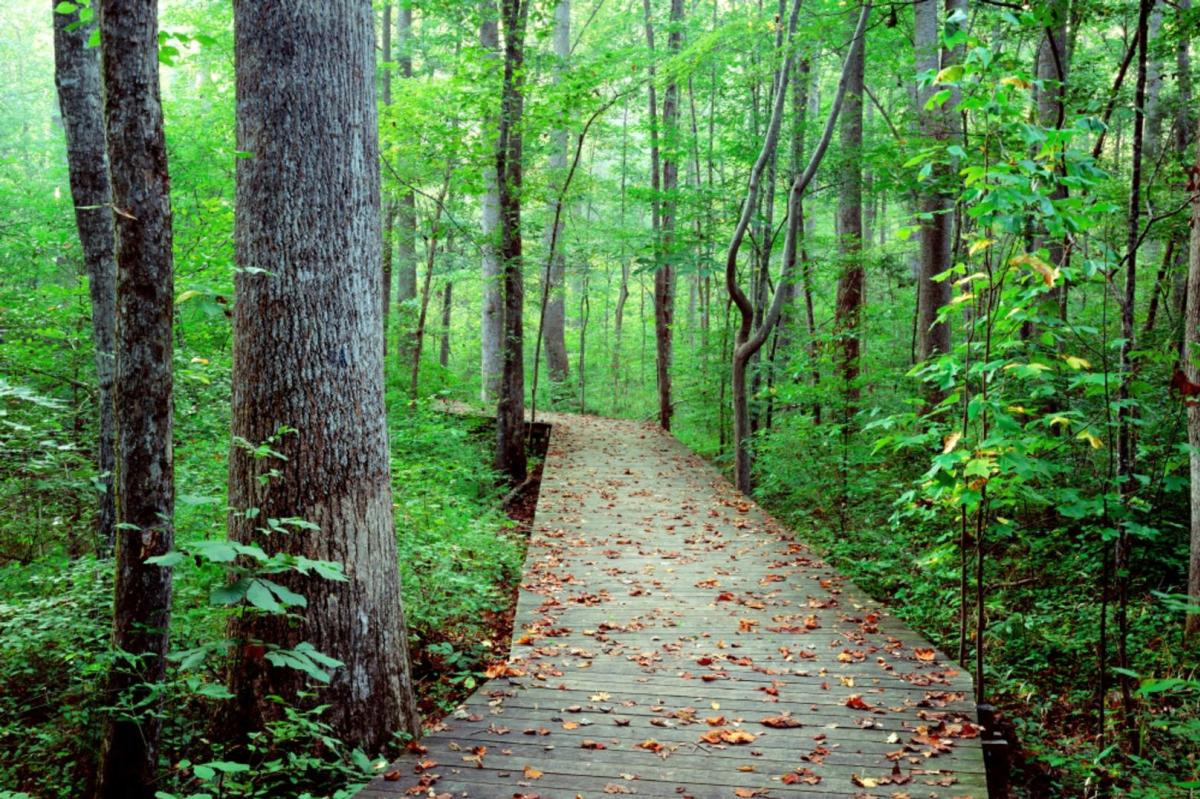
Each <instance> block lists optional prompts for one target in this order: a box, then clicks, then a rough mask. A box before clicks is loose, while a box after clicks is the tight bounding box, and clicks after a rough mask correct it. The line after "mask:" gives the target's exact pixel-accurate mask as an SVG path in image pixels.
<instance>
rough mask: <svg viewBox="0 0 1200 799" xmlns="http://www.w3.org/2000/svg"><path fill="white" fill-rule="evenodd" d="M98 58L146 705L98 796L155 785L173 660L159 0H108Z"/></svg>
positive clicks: (109, 755) (130, 668)
mask: <svg viewBox="0 0 1200 799" xmlns="http://www.w3.org/2000/svg"><path fill="white" fill-rule="evenodd" d="M99 12H100V14H99V18H100V64H101V70H102V75H103V85H104V89H105V91H104V123H105V131H104V135H105V140H106V141H107V142H108V164H109V173H110V179H111V185H112V202H113V207H114V209H115V210H116V214H115V217H116V227H115V231H116V233H115V241H116V264H117V275H116V280H117V282H116V295H115V296H116V340H115V353H116V374H115V383H114V385H115V396H114V409H115V413H114V418H115V422H116V433H117V438H116V463H117V469H116V472H117V480H116V492H117V529H118V533H117V536H116V547H117V552H116V571H117V574H116V589H115V592H114V598H115V599H114V605H113V636H112V646H113V649H114V650H118V651H121V652H127V653H129V654H130V655H131V656H132V658H136V660H133V659H126V658H120V659H118V660H116V661H115V662H114V665H113V667H112V670H111V671H110V673H109V681H108V688H107V701H108V703H109V704H116V703H117V702H118V701H120V702H123V703H124V702H129V703H132V704H133V705H134V706H135V707H136V706H138V705H139V704H141V703H147V704H148V707H146V708H145V709H144V711H143V713H144V714H139V715H140V718H128V717H126V716H125V714H120V713H118V714H114V715H112V716H110V717H109V718H108V719H107V720H106V722H105V726H104V737H103V740H102V743H101V749H100V778H99V788H98V796H100V797H101V799H117V797H134V798H135V799H143V797H145V798H146V799H149V797H152V796H154V792H155V787H156V786H155V776H156V774H155V771H156V769H157V767H158V739H159V733H160V731H161V729H162V721H161V719H160V718H159V717H158V712H157V710H158V708H157V705H158V702H157V700H156V699H155V698H154V696H155V686H156V685H157V684H158V683H160V682H161V681H162V679H163V675H164V673H165V667H166V655H167V645H168V631H169V629H170V622H171V570H170V569H168V568H164V567H162V566H158V565H155V564H150V563H147V562H146V561H147V559H148V558H152V557H157V556H160V555H164V554H166V553H167V552H168V551H170V549H171V548H172V546H173V545H174V538H175V530H174V521H173V520H174V512H175V475H174V464H173V460H172V430H173V426H174V415H173V411H172V405H171V391H172V364H171V355H172V321H173V314H174V310H175V308H174V297H173V292H174V263H173V258H172V253H171V201H170V178H169V176H168V172H167V146H166V139H165V138H164V136H163V117H162V103H161V100H160V96H159V86H158V4H157V3H156V2H154V0H120V1H119V0H101V2H100V3H99Z"/></svg>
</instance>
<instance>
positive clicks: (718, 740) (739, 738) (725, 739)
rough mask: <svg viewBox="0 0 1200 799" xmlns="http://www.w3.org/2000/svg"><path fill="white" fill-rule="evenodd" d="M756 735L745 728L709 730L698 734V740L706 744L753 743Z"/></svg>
mask: <svg viewBox="0 0 1200 799" xmlns="http://www.w3.org/2000/svg"><path fill="white" fill-rule="evenodd" d="M757 737H758V736H757V735H755V734H754V733H752V732H746V731H745V730H730V729H720V730H709V731H708V732H706V733H704V734H703V735H701V736H700V741H701V742H702V743H706V744H734V745H738V744H748V743H753V742H754V739H755V738H757Z"/></svg>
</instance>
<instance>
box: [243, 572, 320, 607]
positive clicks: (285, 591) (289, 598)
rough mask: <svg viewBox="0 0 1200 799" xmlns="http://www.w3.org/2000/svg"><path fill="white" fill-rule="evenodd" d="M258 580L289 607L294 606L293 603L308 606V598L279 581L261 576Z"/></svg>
mask: <svg viewBox="0 0 1200 799" xmlns="http://www.w3.org/2000/svg"><path fill="white" fill-rule="evenodd" d="M256 582H259V583H262V584H263V585H265V586H266V587H267V588H270V589H271V593H273V594H274V595H275V596H277V597H279V601H280V602H281V603H283V604H284V605H287V606H289V607H290V606H293V605H298V606H300V607H302V608H306V607H308V600H307V599H305V598H304V595H303V594H297V593H296V592H295V591H293V590H292V589H290V588H288V587H286V586H282V585H280V584H279V583H276V582H273V581H271V580H264V579H261V578H259V579H258V580H257V581H256ZM251 601H253V600H251Z"/></svg>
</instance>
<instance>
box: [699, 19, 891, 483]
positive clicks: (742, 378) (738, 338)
mask: <svg viewBox="0 0 1200 799" xmlns="http://www.w3.org/2000/svg"><path fill="white" fill-rule="evenodd" d="M799 3H800V0H794V2H793V4H792V11H791V16H790V19H789V22H788V28H787V30H788V35H787V42H788V45H787V48H788V51H790V49H791V39H792V35H793V33H794V31H795V28H796V17H797V15H798V14H799V10H800V5H799ZM869 13H870V6H869V5H864V6H862V8H861V9H860V11H859V16H858V24H857V25H856V27H855V30H854V36H853V38H852V40H851V44H850V52H849V53H848V54H847V56H846V62H845V64H844V66H843V68H842V75H841V78H840V79H839V81H838V89H837V95H836V96H835V97H834V101H833V105H832V107H831V108H830V110H829V118H828V119H827V120H826V122H825V129H824V131H823V132H822V134H821V139H820V141H819V142H818V143H817V146H816V148H815V150H814V151H813V154H812V155H811V156H810V157H809V161H808V166H807V167H805V169H804V172H803V173H802V174H800V175H797V176H796V178H795V179H794V180H793V181H792V186H791V189H790V190H789V192H788V214H789V215H793V214H794V215H799V213H800V210H799V205H800V199H801V198H802V197H803V195H804V190H805V189H806V188H807V187H808V184H809V183H810V182H811V181H812V179H813V176H814V175H815V174H816V171H817V167H818V166H819V165H820V163H821V160H822V159H823V158H824V157H825V151H826V149H827V148H828V147H829V142H830V140H831V139H832V137H833V128H834V126H835V125H836V124H837V120H838V116H839V114H840V113H841V109H842V106H843V104H844V103H845V102H846V101H847V100H848V90H849V89H850V87H851V86H852V85H853V77H854V76H853V75H852V68H853V66H854V65H855V64H857V65H858V74H857V79H858V81H859V83H858V85H859V87H860V91H861V86H862V71H861V68H862V48H863V39H864V31H865V28H866V24H867V17H868V15H869ZM791 66H792V56H790V55H789V56H788V57H787V58H786V60H785V61H784V63H783V65H782V66H781V67H780V69H779V76H778V79H777V81H776V83H775V86H776V91H775V97H774V98H772V106H771V119H770V122H769V123H768V125H767V134H766V137H765V138H764V140H763V145H762V150H761V152H760V153H759V155H758V159H757V160H756V161H755V162H754V166H753V168H751V170H750V178H749V181H748V185H747V188H746V198H745V200H744V201H743V203H742V210H741V216H740V217H739V219H738V223H737V227H736V228H735V229H734V232H733V237H732V239H731V241H730V243H729V250H728V251H727V253H726V255H725V287H726V289H727V290H728V292H729V300H730V304H731V305H736V306H737V309H738V314H739V315H740V317H741V319H740V323H739V325H738V328H737V331H736V333H735V337H734V346H733V353H732V361H731V364H732V369H731V373H732V382H731V388H732V392H731V393H732V397H733V442H734V479H735V483H736V485H737V487H738V490H739V491H742V492H743V493H749V491H750V489H751V487H752V486H751V453H750V447H749V436H750V410H749V403H748V401H747V396H746V365H747V363H749V361H750V358H752V357H753V356H754V354H755V353H756V352H758V350H759V349H761V348H762V345H763V344H764V343H765V342H766V340H767V336H769V335H770V333H771V330H772V328H773V327H774V326H775V324H776V323H777V322H778V321H779V315H780V313H781V312H782V307H783V301H784V298H785V297H786V295H787V292H786V291H784V290H783V286H786V285H787V284H788V282H789V281H790V280H791V279H792V274H791V272H786V271H785V272H784V273H783V274H782V275H780V279H779V286H778V287H777V288H776V290H775V297H774V299H773V300H772V302H771V309H770V311H768V312H767V314H766V316H765V317H764V318H763V322H762V324H761V325H759V327H758V328H757V329H755V328H754V304H753V303H752V302H751V300H750V298H749V297H747V296H746V293H745V292H744V291H742V289H741V287H740V286H739V285H738V282H737V259H738V252H739V250H740V249H741V245H742V241H743V240H744V238H745V235H746V231H747V230H748V229H749V227H750V217H751V216H752V214H753V213H754V210H755V209H756V208H757V207H758V192H759V181H760V180H761V179H762V174H763V170H764V169H765V167H766V164H767V162H768V161H769V160H770V159H771V157H772V156H773V154H774V153H773V151H774V150H775V148H776V145H777V144H778V141H779V128H780V125H781V121H782V118H783V106H784V99H785V97H786V94H787V81H788V77H789V72H790V71H791ZM858 111H859V115H860V116H859V125H860V127H859V131H860V135H861V122H862V119H861V114H862V100H861V97H860V98H859V107H858ZM789 231H790V234H791V235H789V236H788V238H787V240H786V242H785V244H784V258H783V262H784V264H785V265H786V264H792V265H795V263H796V246H797V244H796V240H797V233H798V228H793V227H791V226H789ZM720 404H721V405H722V406H723V405H724V403H723V402H722V403H720ZM723 440H724V439H723V437H722V441H723Z"/></svg>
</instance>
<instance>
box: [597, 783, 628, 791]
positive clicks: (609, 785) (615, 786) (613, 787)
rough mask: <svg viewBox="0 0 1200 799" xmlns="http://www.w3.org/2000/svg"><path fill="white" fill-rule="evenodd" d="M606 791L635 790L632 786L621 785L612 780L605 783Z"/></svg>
mask: <svg viewBox="0 0 1200 799" xmlns="http://www.w3.org/2000/svg"><path fill="white" fill-rule="evenodd" d="M604 792H605V793H633V791H632V790H631V789H630V788H626V787H625V786H624V785H621V784H619V783H616V782H610V783H607V784H605V786H604Z"/></svg>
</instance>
